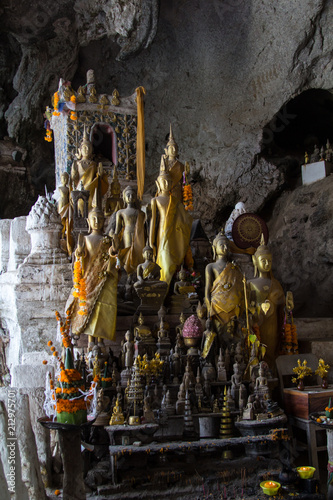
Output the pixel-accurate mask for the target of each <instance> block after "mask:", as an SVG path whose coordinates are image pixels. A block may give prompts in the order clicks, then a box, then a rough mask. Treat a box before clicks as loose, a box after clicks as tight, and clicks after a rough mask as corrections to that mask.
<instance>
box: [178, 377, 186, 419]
mask: <svg viewBox="0 0 333 500" xmlns="http://www.w3.org/2000/svg"><path fill="white" fill-rule="evenodd" d="M185 394H186V390H185V386H184V382H182V383H181V384H180V386H179V391H178V394H177V402H176V414H177V415H184V411H185Z"/></svg>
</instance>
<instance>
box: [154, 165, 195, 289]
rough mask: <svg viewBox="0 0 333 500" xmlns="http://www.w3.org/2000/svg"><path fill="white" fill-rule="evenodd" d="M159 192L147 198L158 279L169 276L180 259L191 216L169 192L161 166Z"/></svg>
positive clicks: (169, 184)
mask: <svg viewBox="0 0 333 500" xmlns="http://www.w3.org/2000/svg"><path fill="white" fill-rule="evenodd" d="M157 185H158V188H159V194H158V196H157V197H155V198H153V199H152V201H151V222H150V235H149V240H150V241H149V244H150V246H151V247H152V249H153V251H154V255H156V263H157V264H158V265H159V266H160V267H161V280H162V281H166V282H167V283H168V285H170V282H171V279H172V277H173V275H174V273H175V271H176V269H177V266H180V265H181V263H182V262H183V260H184V257H185V255H186V252H187V251H188V248H189V244H190V234H191V227H192V217H191V215H190V214H189V213H188V212H187V211H186V210H185V207H184V205H183V204H182V203H181V202H180V201H179V200H178V199H177V198H176V197H175V196H173V195H172V194H170V189H171V187H172V178H171V176H170V174H169V173H168V172H167V171H166V169H165V165H164V166H163V169H162V170H161V172H160V175H159V176H158V178H157Z"/></svg>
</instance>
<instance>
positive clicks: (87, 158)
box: [71, 129, 109, 209]
mask: <svg viewBox="0 0 333 500" xmlns="http://www.w3.org/2000/svg"><path fill="white" fill-rule="evenodd" d="M71 181H72V184H73V189H79V187H80V186H81V185H82V186H83V189H84V190H85V191H89V192H90V196H89V209H90V208H91V206H92V199H93V196H94V193H95V189H96V188H97V187H98V184H100V190H101V196H104V195H105V193H106V192H107V190H108V186H109V183H108V179H107V174H106V173H104V172H103V168H102V164H101V163H100V164H99V165H97V163H96V162H95V161H94V160H93V145H92V143H91V141H90V140H89V137H88V133H87V131H86V129H84V132H83V139H82V141H81V145H80V148H79V152H78V154H77V155H76V159H75V160H74V161H73V164H72V171H71ZM81 183H82V184H81Z"/></svg>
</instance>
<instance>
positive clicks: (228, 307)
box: [205, 232, 244, 343]
mask: <svg viewBox="0 0 333 500" xmlns="http://www.w3.org/2000/svg"><path fill="white" fill-rule="evenodd" d="M228 246H229V240H228V238H227V237H226V236H225V235H224V234H223V232H220V233H219V234H218V235H217V236H216V238H215V239H214V241H213V254H214V257H215V258H216V261H215V262H212V263H211V264H208V265H207V266H206V271H205V279H206V287H205V301H206V306H207V311H208V316H210V317H211V318H212V319H213V320H217V324H216V327H217V328H218V331H219V334H220V333H223V331H221V327H225V326H226V325H227V324H228V323H229V322H230V321H231V319H232V318H234V317H235V316H236V317H238V316H239V315H240V314H241V311H242V309H243V305H244V291H243V275H242V273H241V272H240V270H239V268H238V267H237V266H236V265H235V264H233V263H232V262H229V259H228ZM223 329H224V328H223ZM220 343H221V342H220Z"/></svg>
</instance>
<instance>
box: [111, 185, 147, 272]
mask: <svg viewBox="0 0 333 500" xmlns="http://www.w3.org/2000/svg"><path fill="white" fill-rule="evenodd" d="M123 198H124V202H125V204H126V208H122V209H121V210H118V212H117V215H116V229H115V232H114V240H115V246H116V248H119V247H120V246H121V247H123V248H124V249H125V250H126V252H124V258H123V260H124V268H125V271H126V272H127V274H132V273H134V272H135V271H136V268H137V266H138V265H139V264H140V263H141V262H142V260H143V259H142V250H143V248H144V246H145V242H146V230H145V224H144V222H145V214H144V213H143V211H142V210H141V209H139V208H138V207H137V194H136V189H135V188H134V187H133V186H127V187H126V188H125V189H124V191H123ZM121 233H122V236H121V241H119V237H120V234H121Z"/></svg>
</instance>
